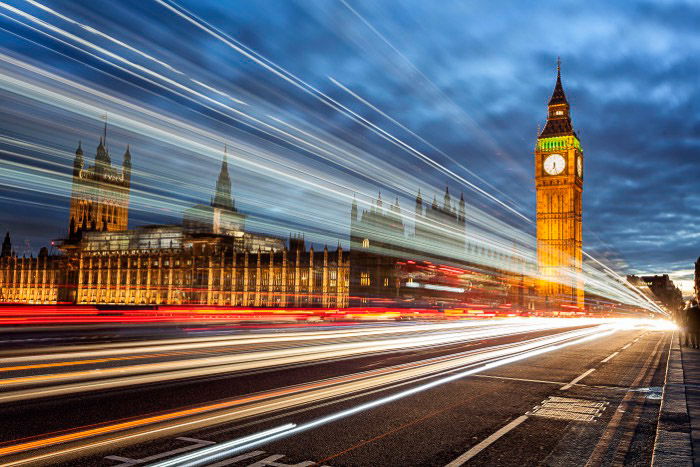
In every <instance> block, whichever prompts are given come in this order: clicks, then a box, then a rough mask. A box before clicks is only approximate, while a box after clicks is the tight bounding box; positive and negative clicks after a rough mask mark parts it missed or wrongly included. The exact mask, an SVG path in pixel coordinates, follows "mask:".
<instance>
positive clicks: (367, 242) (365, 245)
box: [362, 238, 369, 248]
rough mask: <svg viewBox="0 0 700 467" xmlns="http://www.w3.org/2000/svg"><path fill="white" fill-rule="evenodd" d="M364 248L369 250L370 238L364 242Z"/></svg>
mask: <svg viewBox="0 0 700 467" xmlns="http://www.w3.org/2000/svg"><path fill="white" fill-rule="evenodd" d="M362 248H369V238H365V239H364V240H362Z"/></svg>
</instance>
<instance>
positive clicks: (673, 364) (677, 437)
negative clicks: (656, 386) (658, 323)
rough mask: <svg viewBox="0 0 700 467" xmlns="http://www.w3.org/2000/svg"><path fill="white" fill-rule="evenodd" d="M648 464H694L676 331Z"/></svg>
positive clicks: (669, 354) (672, 340)
mask: <svg viewBox="0 0 700 467" xmlns="http://www.w3.org/2000/svg"><path fill="white" fill-rule="evenodd" d="M651 465H652V466H668V465H674V466H681V465H683V466H685V465H688V466H692V465H693V447H692V442H691V438H690V416H689V415H688V405H687V402H686V396H685V380H684V374H683V359H682V356H681V347H680V340H679V336H678V333H677V332H674V333H673V336H672V338H671V348H670V350H669V353H668V364H667V366H666V381H665V382H664V389H663V396H662V398H661V408H660V410H659V421H658V425H657V428H656V439H655V440H654V453H653V455H652V460H651Z"/></svg>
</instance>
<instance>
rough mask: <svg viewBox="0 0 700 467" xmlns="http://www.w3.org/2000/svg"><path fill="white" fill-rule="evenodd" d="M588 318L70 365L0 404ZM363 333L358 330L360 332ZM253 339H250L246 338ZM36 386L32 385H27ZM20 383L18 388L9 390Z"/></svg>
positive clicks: (8, 394)
mask: <svg viewBox="0 0 700 467" xmlns="http://www.w3.org/2000/svg"><path fill="white" fill-rule="evenodd" d="M592 322H595V321H590V320H586V319H582V320H580V321H563V322H562V321H556V320H554V321H552V320H532V321H531V320H524V321H521V322H517V321H516V322H513V324H510V325H508V324H503V325H499V326H493V327H484V326H482V327H478V328H477V329H474V330H469V329H468V328H465V327H461V326H457V328H458V329H459V328H461V329H459V331H457V332H447V331H446V332H440V333H434V334H428V335H421V334H420V333H418V334H417V335H414V336H409V337H401V336H399V337H395V338H391V339H387V338H383V339H375V340H371V339H361V340H358V341H354V342H353V341H350V342H343V340H344V338H343V337H340V338H339V341H340V342H335V341H331V342H328V343H324V344H321V345H304V346H299V345H298V344H295V345H292V346H289V347H288V348H282V349H276V350H265V349H261V350H258V351H252V352H242V353H234V354H228V352H227V354H226V355H221V356H208V357H202V358H188V359H183V360H174V361H164V362H158V363H144V364H136V365H125V366H116V367H104V368H97V369H89V370H75V371H65V372H58V373H50V374H43V375H32V376H18V377H12V378H4V379H0V387H2V388H3V391H2V392H0V403H7V402H14V401H19V400H28V399H36V398H40V397H48V396H57V395H65V394H75V393H82V392H89V391H96V390H103V389H113V388H118V387H129V386H135V385H140V384H146V383H154V382H165V381H177V380H183V379H188V378H194V377H202V376H211V375H220V374H228V373H235V372H244V371H246V372H248V371H252V370H256V371H259V370H262V369H270V368H277V367H282V366H289V365H299V364H309V363H312V362H321V361H331V360H339V359H346V358H354V357H358V356H363V355H370V354H376V353H382V352H391V351H394V352H395V351H406V350H408V349H421V348H426V347H435V346H444V345H448V344H454V343H463V342H473V341H476V340H482V339H493V338H498V337H505V336H512V335H518V334H524V333H531V332H541V331H545V330H555V329H562V328H568V327H571V326H574V325H576V324H577V323H578V324H579V325H586V324H588V325H590V323H592ZM360 333H362V331H360ZM251 341H255V340H254V339H253V340H249V341H248V343H250V342H251ZM37 385H39V387H36V388H32V386H37ZM14 387H20V388H22V389H13V388H14Z"/></svg>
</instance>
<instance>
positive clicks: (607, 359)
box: [600, 352, 620, 363]
mask: <svg viewBox="0 0 700 467" xmlns="http://www.w3.org/2000/svg"><path fill="white" fill-rule="evenodd" d="M619 353H620V352H613V353H611V354H610V355H608V356H607V357H605V358H604V359H602V360H601V361H600V363H606V362H608V361H610V360H611V359H613V358H614V357H615V355H617V354H619Z"/></svg>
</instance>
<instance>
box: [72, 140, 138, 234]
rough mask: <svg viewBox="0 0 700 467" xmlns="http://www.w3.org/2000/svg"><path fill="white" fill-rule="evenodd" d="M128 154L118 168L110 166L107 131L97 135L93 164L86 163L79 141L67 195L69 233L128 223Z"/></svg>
mask: <svg viewBox="0 0 700 467" xmlns="http://www.w3.org/2000/svg"><path fill="white" fill-rule="evenodd" d="M130 187H131V153H130V152H129V147H128V146H127V147H126V152H124V160H123V162H122V169H121V171H119V170H117V169H116V168H115V167H113V166H112V160H111V158H110V156H109V151H108V149H107V131H106V128H105V133H104V136H103V137H101V138H100V143H99V145H98V146H97V152H96V154H95V163H94V164H93V165H86V163H85V160H84V158H83V148H82V145H81V144H78V149H77V150H76V151H75V159H74V160H73V188H72V192H71V198H70V227H69V232H70V234H71V235H73V234H75V233H76V232H77V231H78V230H81V229H82V230H88V229H90V230H99V231H109V232H116V231H120V230H126V229H127V226H128V223H129V189H130Z"/></svg>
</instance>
